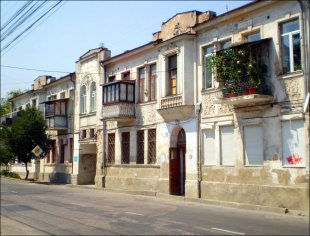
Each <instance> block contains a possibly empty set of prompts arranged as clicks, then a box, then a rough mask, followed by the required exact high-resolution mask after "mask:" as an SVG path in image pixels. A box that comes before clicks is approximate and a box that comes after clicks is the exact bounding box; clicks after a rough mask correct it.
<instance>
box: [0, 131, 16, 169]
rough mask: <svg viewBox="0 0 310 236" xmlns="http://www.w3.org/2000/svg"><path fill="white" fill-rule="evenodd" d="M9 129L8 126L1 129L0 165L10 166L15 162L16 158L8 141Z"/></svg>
mask: <svg viewBox="0 0 310 236" xmlns="http://www.w3.org/2000/svg"><path fill="white" fill-rule="evenodd" d="M8 131H9V128H8V126H6V125H2V127H1V128H0V153H1V155H0V165H8V164H9V163H10V162H11V161H14V160H15V156H14V154H13V153H12V151H11V149H10V147H9V145H8V143H7V141H8V140H7V139H6V137H7V136H6V135H7V134H8Z"/></svg>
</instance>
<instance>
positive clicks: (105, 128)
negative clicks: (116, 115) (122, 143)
mask: <svg viewBox="0 0 310 236" xmlns="http://www.w3.org/2000/svg"><path fill="white" fill-rule="evenodd" d="M100 66H101V67H102V68H103V73H102V74H103V84H105V83H106V66H105V65H102V62H100ZM101 88H102V87H101ZM101 91H102V101H101V104H103V89H102V90H101ZM101 114H102V106H101ZM106 132H107V123H106V120H104V119H102V166H101V169H102V179H105V176H106V165H105V160H106ZM102 185H103V186H102V187H105V180H104V181H103V182H102Z"/></svg>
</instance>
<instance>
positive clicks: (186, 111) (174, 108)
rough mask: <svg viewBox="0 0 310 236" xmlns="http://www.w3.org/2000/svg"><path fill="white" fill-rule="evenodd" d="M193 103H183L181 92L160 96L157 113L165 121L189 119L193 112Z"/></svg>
mask: <svg viewBox="0 0 310 236" xmlns="http://www.w3.org/2000/svg"><path fill="white" fill-rule="evenodd" d="M194 108H195V107H194V105H186V104H184V103H183V96H182V94H181V95H180V94H178V95H172V96H167V97H163V98H161V101H160V107H159V109H158V110H157V111H158V113H159V114H160V115H161V116H162V117H163V118H164V119H165V120H167V121H170V120H180V119H181V120H186V119H189V118H190V117H191V116H192V114H193V112H194Z"/></svg>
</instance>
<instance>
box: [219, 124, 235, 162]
mask: <svg viewBox="0 0 310 236" xmlns="http://www.w3.org/2000/svg"><path fill="white" fill-rule="evenodd" d="M220 137H221V164H222V165H227V166H233V165H235V152H234V127H233V126H222V127H220Z"/></svg>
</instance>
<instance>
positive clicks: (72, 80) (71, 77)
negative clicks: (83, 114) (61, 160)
mask: <svg viewBox="0 0 310 236" xmlns="http://www.w3.org/2000/svg"><path fill="white" fill-rule="evenodd" d="M72 75H73V73H70V80H71V82H72V83H73V89H74V94H75V80H74V79H73V76H72ZM75 99H76V98H74V100H73V107H74V102H75ZM72 127H73V130H72V137H73V139H72V140H73V144H71V145H72V147H74V109H73V117H72ZM71 151H72V153H73V151H74V150H71ZM73 161H74V160H73V158H72V163H71V174H73ZM44 167H45V166H44Z"/></svg>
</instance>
